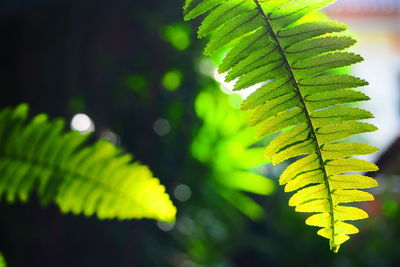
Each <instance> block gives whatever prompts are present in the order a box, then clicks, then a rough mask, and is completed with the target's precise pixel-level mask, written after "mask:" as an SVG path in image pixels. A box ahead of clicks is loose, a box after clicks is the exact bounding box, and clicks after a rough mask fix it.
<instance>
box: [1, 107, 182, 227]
mask: <svg viewBox="0 0 400 267" xmlns="http://www.w3.org/2000/svg"><path fill="white" fill-rule="evenodd" d="M64 124H65V122H64V120H62V119H58V120H54V121H48V119H47V115H45V114H40V115H37V116H36V117H34V118H33V119H32V121H28V106H27V105H26V104H21V105H19V106H18V107H16V108H15V109H11V108H6V109H3V110H1V111H0V197H1V198H4V199H5V200H6V202H9V203H15V202H17V201H18V200H19V201H21V202H27V201H28V200H29V198H30V197H31V194H32V193H33V192H35V193H37V195H38V196H39V198H40V201H41V203H42V204H43V205H48V204H49V203H51V202H55V203H57V205H58V206H59V207H60V209H61V211H62V212H64V213H68V212H72V213H74V214H84V215H86V216H92V215H94V214H95V215H97V217H98V218H100V219H114V218H118V219H121V220H124V219H125V220H126V219H132V218H136V219H141V218H152V219H158V220H164V221H174V220H175V214H176V208H175V207H174V206H173V204H172V202H171V200H170V199H169V196H168V195H167V194H166V193H165V187H164V186H163V185H160V183H159V180H158V179H157V178H154V177H153V175H152V173H151V171H150V170H149V168H148V167H147V166H144V165H141V164H139V163H132V162H131V160H132V156H131V155H129V154H125V155H121V150H120V149H119V148H117V147H115V146H114V145H112V144H111V143H109V142H107V141H104V140H102V141H98V142H96V143H95V144H94V145H92V146H85V147H84V146H83V145H84V142H85V141H86V140H87V138H88V137H89V135H87V134H82V133H80V132H78V131H70V132H68V133H64V132H63V131H64Z"/></svg>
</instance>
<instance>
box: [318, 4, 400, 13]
mask: <svg viewBox="0 0 400 267" xmlns="http://www.w3.org/2000/svg"><path fill="white" fill-rule="evenodd" d="M326 11H327V13H328V14H331V15H340V16H352V17H363V16H400V0H338V1H337V2H336V3H335V4H333V5H331V6H329V7H328V8H326Z"/></svg>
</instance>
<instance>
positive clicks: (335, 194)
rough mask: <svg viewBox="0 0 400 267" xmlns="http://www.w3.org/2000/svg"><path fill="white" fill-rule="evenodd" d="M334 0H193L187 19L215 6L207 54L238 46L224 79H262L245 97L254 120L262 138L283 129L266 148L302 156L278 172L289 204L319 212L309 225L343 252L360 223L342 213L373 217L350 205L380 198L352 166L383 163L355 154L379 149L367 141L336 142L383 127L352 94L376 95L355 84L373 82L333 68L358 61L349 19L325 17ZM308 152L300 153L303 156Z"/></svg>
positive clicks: (240, 85) (361, 168)
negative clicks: (346, 21) (321, 12)
mask: <svg viewBox="0 0 400 267" xmlns="http://www.w3.org/2000/svg"><path fill="white" fill-rule="evenodd" d="M333 2H334V0H266V1H261V0H186V3H185V6H184V14H185V19H186V20H190V19H193V18H195V17H198V16H200V15H203V14H205V13H207V15H206V16H205V18H204V20H203V22H202V24H201V26H200V28H199V31H198V35H199V37H205V36H210V39H209V42H208V44H207V47H206V48H205V54H206V55H212V54H214V53H215V52H217V51H219V50H221V49H223V48H229V47H230V48H231V49H230V50H229V52H228V53H227V54H226V56H225V58H224V59H223V62H222V63H221V64H220V66H219V72H220V73H224V72H227V76H226V80H227V81H232V80H235V79H236V80H237V81H236V84H235V89H234V90H242V89H245V88H248V87H250V86H252V85H256V84H260V85H261V87H260V88H259V89H257V90H256V91H255V92H254V93H253V94H252V95H250V96H249V97H248V98H247V99H246V100H245V101H244V102H243V104H242V107H241V108H242V110H254V113H253V115H252V117H251V118H250V125H251V126H259V129H258V134H257V136H258V137H259V138H261V137H263V136H266V135H270V134H274V133H278V132H281V133H280V135H279V136H278V137H276V138H275V139H274V140H273V141H272V142H271V143H270V144H269V145H268V146H267V148H266V152H265V155H266V156H267V157H271V158H272V162H273V164H278V163H281V162H283V161H285V160H288V159H291V158H295V159H296V160H297V161H295V162H294V163H292V164H291V165H289V167H288V168H287V169H286V170H285V171H284V172H283V173H282V175H281V177H280V180H279V182H280V184H282V185H285V191H287V192H294V191H297V192H296V193H295V194H294V195H293V196H292V197H291V199H290V201H289V205H290V206H295V207H296V211H298V212H307V213H317V214H314V215H312V216H310V217H309V218H308V219H307V220H306V223H307V224H308V225H313V226H319V227H322V229H320V230H319V231H318V234H319V235H321V236H323V237H325V238H327V239H329V240H330V247H331V250H333V251H335V252H337V251H338V249H339V247H340V245H341V244H342V243H343V242H345V241H346V240H348V239H349V236H348V235H349V234H354V233H357V232H358V229H357V228H356V227H355V226H353V225H351V224H349V223H346V222H344V221H351V220H359V219H364V218H367V217H368V215H367V213H366V212H365V211H363V210H361V209H359V208H356V207H350V206H348V205H346V204H345V205H343V203H348V202H355V201H368V200H373V196H372V195H371V194H369V193H367V192H364V191H361V190H358V189H365V188H370V187H375V186H377V182H376V181H375V180H374V179H372V178H370V177H366V176H363V175H360V174H349V172H367V171H376V170H377V166H376V165H374V164H372V163H370V162H367V161H364V160H360V159H355V158H351V157H350V156H352V155H364V154H370V153H374V152H376V150H377V149H376V148H374V147H372V146H369V145H366V144H361V143H338V141H341V140H343V139H346V138H347V137H350V136H352V135H355V134H359V133H364V132H371V131H375V130H376V127H375V126H373V125H371V124H368V123H363V122H358V121H357V120H364V119H369V118H372V114H371V113H369V112H367V111H365V110H362V109H359V108H354V107H349V106H348V105H345V104H348V103H352V102H357V101H364V100H368V99H369V98H368V97H367V96H366V95H365V94H363V93H362V92H360V91H355V90H354V88H357V87H360V86H364V85H366V84H367V83H366V82H365V81H363V80H361V79H358V78H355V77H353V76H350V75H345V74H335V73H334V72H332V70H334V69H337V68H340V67H345V66H349V65H352V64H354V63H357V62H360V61H361V60H362V58H361V57H360V56H359V55H356V54H353V53H349V52H345V51H344V50H345V49H346V48H348V47H350V46H351V45H353V44H354V43H355V40H354V39H352V38H351V37H347V36H343V35H340V34H338V32H341V31H344V30H345V29H346V25H344V24H342V23H339V22H334V21H331V20H328V19H319V18H317V17H318V16H314V17H313V16H310V14H312V13H314V14H317V12H318V10H319V9H321V8H322V7H325V6H327V5H329V4H331V3H333ZM300 156H301V157H300Z"/></svg>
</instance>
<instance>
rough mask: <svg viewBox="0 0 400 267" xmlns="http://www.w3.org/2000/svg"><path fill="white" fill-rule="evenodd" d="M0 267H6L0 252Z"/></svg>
mask: <svg viewBox="0 0 400 267" xmlns="http://www.w3.org/2000/svg"><path fill="white" fill-rule="evenodd" d="M0 267H7V263H6V260H5V259H4V256H3V253H1V252H0Z"/></svg>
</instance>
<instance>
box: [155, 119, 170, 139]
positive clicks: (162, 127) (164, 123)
mask: <svg viewBox="0 0 400 267" xmlns="http://www.w3.org/2000/svg"><path fill="white" fill-rule="evenodd" d="M153 130H154V132H155V133H156V134H157V135H159V136H165V135H167V134H168V133H169V132H170V131H171V124H170V123H169V121H168V120H166V119H157V120H156V121H155V122H154V124H153Z"/></svg>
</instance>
